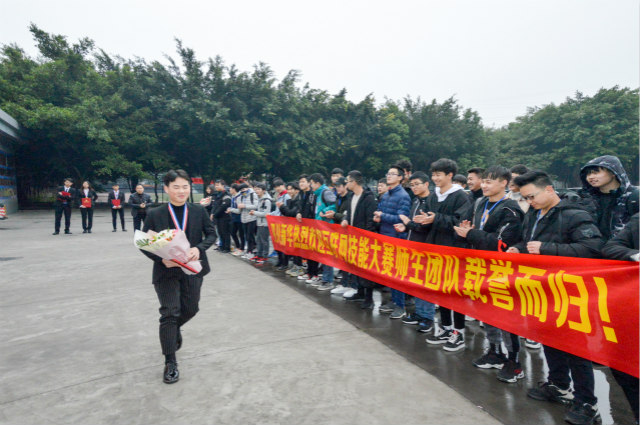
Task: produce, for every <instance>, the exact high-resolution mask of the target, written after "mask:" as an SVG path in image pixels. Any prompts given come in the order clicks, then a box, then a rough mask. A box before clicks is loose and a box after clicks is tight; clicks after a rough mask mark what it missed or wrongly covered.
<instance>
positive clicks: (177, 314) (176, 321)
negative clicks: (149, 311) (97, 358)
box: [142, 170, 216, 384]
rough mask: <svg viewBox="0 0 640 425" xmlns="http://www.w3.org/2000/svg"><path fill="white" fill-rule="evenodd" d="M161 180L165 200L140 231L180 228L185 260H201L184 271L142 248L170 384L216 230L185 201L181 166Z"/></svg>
mask: <svg viewBox="0 0 640 425" xmlns="http://www.w3.org/2000/svg"><path fill="white" fill-rule="evenodd" d="M163 182H164V191H165V192H166V193H167V194H168V195H169V204H168V205H162V206H160V207H157V208H154V209H152V210H150V211H149V212H148V214H147V219H146V221H145V223H144V229H143V231H144V232H149V231H154V232H160V231H162V230H165V229H180V230H183V231H184V232H185V233H186V236H187V239H188V240H189V243H190V245H191V249H190V250H189V261H198V260H199V261H200V262H201V264H202V271H200V273H198V274H196V275H187V274H185V273H184V272H183V271H182V270H181V269H180V267H179V266H178V264H176V263H174V262H172V261H168V260H164V259H162V258H160V257H158V256H156V255H154V254H151V253H149V252H147V251H142V253H143V254H144V255H146V256H147V257H149V258H151V259H152V260H153V262H154V263H153V277H152V282H153V286H154V287H155V290H156V294H157V295H158V300H159V301H160V345H161V347H162V354H164V356H165V368H164V373H163V381H164V382H165V383H167V384H172V383H174V382H177V381H178V379H179V378H180V373H179V372H178V363H177V360H176V351H178V350H179V349H180V347H181V346H182V333H181V331H180V328H181V327H182V326H183V325H184V324H185V323H187V322H188V321H189V320H190V319H192V318H193V317H194V316H195V315H196V313H197V312H198V304H199V301H200V289H201V287H202V279H203V277H204V276H205V275H206V274H207V273H209V272H210V271H211V267H210V266H209V261H208V260H207V254H206V250H207V249H208V248H209V247H210V246H211V245H213V243H214V242H215V240H216V233H215V230H214V228H213V225H212V224H211V220H210V219H209V215H208V214H207V212H206V210H205V209H204V207H203V206H202V205H199V204H191V203H187V199H189V194H190V191H191V179H190V178H189V175H188V174H187V173H186V172H185V171H184V170H170V171H169V172H168V173H166V174H165V176H164V178H163ZM172 213H173V214H172ZM174 217H175V219H174ZM203 235H204V237H203Z"/></svg>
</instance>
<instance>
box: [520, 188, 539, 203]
mask: <svg viewBox="0 0 640 425" xmlns="http://www.w3.org/2000/svg"><path fill="white" fill-rule="evenodd" d="M542 192H544V190H539V191H538V192H536V193H534V194H533V195H527V196H523V197H522V199H524V200H525V201H527V202H533V200H534V199H535V197H536V196H538V195H540V194H541V193H542Z"/></svg>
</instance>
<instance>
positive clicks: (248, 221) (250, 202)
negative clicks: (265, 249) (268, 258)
mask: <svg viewBox="0 0 640 425" xmlns="http://www.w3.org/2000/svg"><path fill="white" fill-rule="evenodd" d="M238 189H239V190H240V197H239V198H237V207H236V208H229V212H230V213H232V214H240V221H242V229H243V230H244V237H245V238H246V240H247V252H246V253H245V254H244V255H243V256H242V258H245V259H248V260H250V259H251V258H253V257H254V254H253V251H255V249H256V219H257V217H256V216H255V215H253V214H251V211H255V210H256V209H258V195H256V193H255V192H254V191H253V189H251V188H250V187H249V185H248V184H246V183H242V184H240V186H239V187H238Z"/></svg>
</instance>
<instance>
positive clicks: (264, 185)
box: [253, 182, 267, 190]
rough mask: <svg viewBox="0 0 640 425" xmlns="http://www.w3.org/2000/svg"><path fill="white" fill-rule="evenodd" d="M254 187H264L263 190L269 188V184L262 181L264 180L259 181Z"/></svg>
mask: <svg viewBox="0 0 640 425" xmlns="http://www.w3.org/2000/svg"><path fill="white" fill-rule="evenodd" d="M253 187H255V188H258V189H262V190H267V185H266V184H264V183H262V182H258V183H256V184H254V185H253Z"/></svg>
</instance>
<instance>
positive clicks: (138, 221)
mask: <svg viewBox="0 0 640 425" xmlns="http://www.w3.org/2000/svg"><path fill="white" fill-rule="evenodd" d="M145 218H147V214H146V213H145V214H140V213H138V215H134V216H133V230H140V229H142V224H143V223H144V219H145ZM113 228H114V229H115V228H116V224H115V220H114V222H113Z"/></svg>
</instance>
